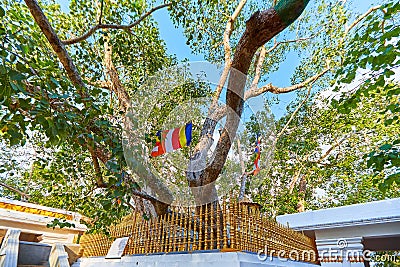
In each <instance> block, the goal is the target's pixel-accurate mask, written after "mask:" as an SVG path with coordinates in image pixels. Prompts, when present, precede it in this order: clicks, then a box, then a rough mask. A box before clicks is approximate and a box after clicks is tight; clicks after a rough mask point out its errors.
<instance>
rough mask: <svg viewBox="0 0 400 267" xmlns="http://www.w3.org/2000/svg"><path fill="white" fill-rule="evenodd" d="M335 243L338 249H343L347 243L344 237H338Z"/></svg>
mask: <svg viewBox="0 0 400 267" xmlns="http://www.w3.org/2000/svg"><path fill="white" fill-rule="evenodd" d="M336 245H337V247H338V248H339V249H345V248H347V246H348V244H347V240H346V239H344V238H340V239H338V241H337V242H336Z"/></svg>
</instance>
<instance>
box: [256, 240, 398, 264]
mask: <svg viewBox="0 0 400 267" xmlns="http://www.w3.org/2000/svg"><path fill="white" fill-rule="evenodd" d="M257 257H258V259H259V260H260V261H273V260H274V259H278V260H279V261H288V260H291V261H314V262H316V261H321V262H343V261H350V262H352V261H356V262H363V261H370V262H386V261H391V262H396V263H398V262H400V251H398V252H392V253H391V254H387V253H386V254H379V253H376V252H373V251H371V250H360V249H348V243H347V240H346V239H344V238H341V239H338V240H337V242H336V247H335V246H333V247H328V248H326V249H322V250H318V253H317V252H316V251H314V250H302V251H300V250H296V249H292V250H289V251H287V250H274V249H268V247H267V246H265V247H264V249H260V250H259V251H258V253H257Z"/></svg>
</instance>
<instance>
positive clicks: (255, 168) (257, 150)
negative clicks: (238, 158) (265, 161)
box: [252, 135, 261, 175]
mask: <svg viewBox="0 0 400 267" xmlns="http://www.w3.org/2000/svg"><path fill="white" fill-rule="evenodd" d="M260 144H261V137H260V136H259V135H257V138H256V148H255V149H254V153H256V158H255V159H254V166H253V171H252V174H253V175H257V174H258V173H259V172H260V166H259V160H260V156H261V148H260Z"/></svg>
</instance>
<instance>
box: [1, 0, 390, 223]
mask: <svg viewBox="0 0 400 267" xmlns="http://www.w3.org/2000/svg"><path fill="white" fill-rule="evenodd" d="M24 2H25V4H23V3H22V2H21V3H15V2H13V1H11V2H10V1H7V0H0V3H2V6H1V9H0V20H1V26H0V35H1V36H2V40H3V42H2V43H1V51H0V56H1V57H0V62H1V63H2V64H0V65H1V66H0V83H1V84H0V85H1V90H3V91H2V94H1V98H0V104H1V107H2V113H0V116H1V118H2V120H1V122H0V134H1V136H2V139H3V140H8V141H9V144H11V145H18V144H19V145H23V144H24V142H25V141H26V140H29V138H30V140H37V139H38V140H39V142H38V143H40V144H41V145H43V146H45V147H46V149H53V150H54V151H53V152H54V155H55V157H57V160H53V161H49V162H47V163H43V162H42V163H40V164H41V166H40V168H38V169H37V170H35V171H32V175H28V177H39V176H40V175H41V174H40V170H41V169H43V174H45V177H56V179H59V180H60V179H64V178H65V177H66V175H67V173H68V171H75V172H77V173H78V175H76V176H77V177H78V178H79V179H88V180H90V181H91V182H90V183H88V185H87V187H90V190H82V193H81V194H84V195H85V198H84V199H90V198H91V197H92V198H93V199H95V198H97V199H98V203H97V202H96V203H97V204H99V205H98V207H99V208H98V210H100V209H102V208H103V209H104V210H105V212H104V213H103V215H100V214H95V213H93V212H94V211H93V208H89V207H85V209H87V210H90V212H91V214H92V215H93V217H97V218H100V219H103V218H106V217H107V213H109V212H108V211H110V210H111V209H113V208H112V207H116V210H118V212H116V213H115V214H114V215H115V217H118V216H120V215H121V214H123V213H124V212H126V211H123V210H122V208H121V207H122V206H124V205H125V206H129V205H132V206H133V208H134V209H135V210H137V211H140V212H142V213H143V214H147V215H151V216H157V215H161V214H165V213H166V212H168V207H169V205H170V204H171V202H172V201H173V199H172V198H170V196H169V192H168V188H166V186H165V184H162V183H161V182H160V181H158V180H157V179H156V178H157V177H152V178H154V183H153V185H154V187H153V188H150V190H148V191H146V190H147V189H149V188H141V187H140V185H139V184H138V183H137V180H136V178H137V176H138V175H140V173H135V170H131V171H128V166H127V162H126V159H125V158H124V154H123V148H122V141H121V139H122V137H121V136H122V132H123V130H122V126H121V125H122V124H123V123H124V121H125V119H126V114H127V113H128V111H132V110H134V111H135V109H134V108H133V107H132V106H131V103H132V100H133V99H135V98H137V97H138V95H136V94H137V90H138V88H139V87H140V86H141V85H142V84H143V80H144V79H145V78H146V77H148V76H151V75H153V74H154V73H156V72H157V71H158V70H160V69H163V68H165V67H169V66H171V65H174V63H176V59H175V58H173V57H171V56H168V55H167V53H166V48H165V44H164V42H163V41H162V40H161V38H160V36H159V32H158V28H157V25H156V23H155V22H154V20H153V19H152V18H151V15H152V14H153V12H156V11H157V10H160V9H167V10H168V12H169V15H170V17H171V19H172V21H173V22H174V23H175V25H177V26H181V27H182V28H183V30H184V34H185V36H186V37H187V44H188V45H189V46H190V47H191V48H192V50H193V51H194V52H197V53H201V54H203V55H204V56H205V59H207V60H208V61H210V62H212V63H222V65H223V69H222V73H221V76H220V79H219V81H218V84H216V86H215V89H214V91H213V92H211V94H212V101H211V103H210V106H209V107H208V110H207V118H205V119H204V120H203V121H202V125H201V126H200V128H201V131H200V134H199V135H198V136H196V142H194V143H193V147H192V151H191V152H192V153H191V154H190V159H189V163H188V166H187V169H186V174H185V177H186V180H187V184H188V186H189V187H190V190H191V191H192V193H193V196H194V198H195V200H196V205H197V206H201V205H203V204H205V203H210V202H214V203H216V200H217V199H218V196H217V191H216V190H217V188H216V186H215V181H216V180H217V178H218V177H219V176H220V174H221V172H222V171H223V168H224V166H225V165H226V161H227V157H228V153H229V151H230V150H231V147H232V144H233V140H234V138H235V136H236V132H237V131H238V127H239V121H240V118H241V117H242V113H243V107H244V103H245V102H246V101H248V100H249V99H251V98H253V97H256V96H260V95H262V94H265V93H270V94H285V93H290V92H293V91H300V90H303V89H307V90H308V93H309V92H310V91H311V90H312V89H311V88H312V86H319V88H322V87H326V86H327V85H329V82H330V81H331V80H330V78H332V77H331V76H329V74H330V73H332V71H333V70H335V69H336V68H338V67H339V66H340V65H341V64H342V63H343V61H344V57H345V55H346V52H347V51H346V47H347V45H348V42H349V38H348V36H349V35H350V33H351V31H352V30H353V29H355V27H356V26H357V25H358V24H359V23H360V22H361V21H362V20H363V19H364V18H365V17H367V16H368V15H371V16H372V15H373V14H374V12H378V11H379V10H380V9H384V7H383V6H382V7H374V8H371V9H370V10H368V11H367V12H366V13H365V14H363V15H361V16H359V17H356V18H354V16H352V14H350V12H348V10H346V8H345V4H346V1H342V2H340V1H332V3H331V2H329V1H321V2H318V3H314V2H311V3H310V4H308V2H309V1H305V0H280V1H272V0H270V1H255V0H253V1H252V0H248V1H246V0H241V1H234V2H233V1H214V0H211V1H176V0H172V1H165V2H164V3H162V4H160V5H158V6H153V7H152V6H149V4H148V3H146V2H145V1H128V0H121V1H110V0H95V1H93V2H88V1H83V0H71V1H70V7H69V10H68V12H63V11H62V10H61V9H60V6H59V5H57V4H55V3H54V2H53V1H40V2H38V1H36V0H24ZM307 6H308V7H307ZM268 7H270V8H268ZM306 7H307V9H310V10H309V12H307V10H305V9H306ZM316 14H317V15H316ZM350 20H353V21H352V22H349V21H350ZM222 23H223V24H222ZM285 29H286V30H285ZM28 35H29V37H30V38H27V36H28ZM289 51H296V52H298V53H299V55H300V59H299V61H300V62H299V65H298V66H297V67H296V68H295V70H294V76H293V78H292V81H291V85H290V86H286V87H279V86H277V85H274V84H272V83H266V82H267V81H268V78H269V75H270V74H271V73H273V72H274V71H276V70H277V68H279V65H280V64H282V62H284V60H285V58H286V57H287V56H293V55H292V54H288V52H289ZM261 84H263V85H261ZM224 88H226V96H225V101H224V102H225V103H224V104H220V103H219V100H220V98H221V94H222V93H223V92H225V91H224ZM246 88H248V89H246ZM181 89H182V91H179V90H181ZM208 89H209V88H203V87H201V86H199V87H198V88H196V86H187V87H183V88H177V91H175V92H174V93H173V94H171V95H168V96H167V97H166V98H165V102H166V103H167V102H168V101H170V103H172V104H170V103H169V102H168V105H167V104H166V105H164V106H165V109H163V107H164V106H163V105H160V108H159V109H158V110H155V112H156V113H157V114H152V115H151V118H156V117H160V118H162V117H163V116H166V115H168V114H167V113H168V112H169V111H170V110H173V108H174V107H175V106H174V105H178V104H179V101H185V100H186V98H190V97H194V98H196V97H204V96H208V95H210V91H209V90H208ZM177 95H179V96H182V99H181V98H179V101H178V100H177V97H176V96H177ZM137 112H140V111H139V110H137ZM223 118H224V120H225V127H224V128H223V129H221V134H220V137H219V139H218V140H217V142H216V147H215V149H214V152H213V155H212V156H211V157H209V154H210V151H211V147H212V144H213V141H214V140H213V136H214V132H215V131H216V127H217V123H218V122H219V121H221V120H222V119H223ZM161 120H162V119H160V121H161ZM291 120H292V118H290V119H289V121H291ZM153 124H154V123H153ZM153 130H154V129H153ZM285 130H287V126H284V127H283V130H282V132H281V133H280V134H279V135H284V134H285ZM32 133H40V134H41V135H40V134H39V137H37V139H34V138H31V137H30V136H31V135H33V134H32ZM69 150H73V153H68V151H69ZM71 155H79V156H76V157H73V158H75V159H74V160H73V159H71ZM138 156H143V155H138ZM64 159H71V160H73V165H74V166H77V168H78V170H70V168H69V167H68V166H67V165H68V164H65V163H66V161H67V160H64ZM57 162H58V163H60V164H58V165H59V166H60V168H61V169H62V171H60V172H59V173H56V175H52V174H51V173H52V172H57V171H56V170H57V165H54V164H55V163H57ZM61 162H62V163H63V164H61ZM38 164H39V163H37V164H35V166H36V165H38ZM46 164H47V165H46ZM46 166H50V167H49V168H47V167H46ZM46 168H47V169H46ZM44 169H45V170H44ZM89 169H91V171H88V170H89ZM49 172H50V174H49ZM135 177H136V178H135ZM29 179H30V178H29ZM45 183H46V187H48V188H51V187H52V184H53V183H54V181H51V179H50V178H49V179H46V181H45ZM60 184H61V185H63V186H64V190H68V188H69V187H71V186H69V185H71V184H81V185H85V184H86V183H83V182H82V181H79V182H77V183H75V182H74V183H70V181H68V182H65V183H60ZM49 190H50V189H49ZM150 191H151V192H157V194H165V195H166V196H167V199H168V201H161V200H160V199H159V198H157V197H155V196H154V195H152V194H151V193H150ZM24 193H25V192H24ZM70 195H76V194H70ZM89 195H90V196H89ZM88 196H89V197H88ZM27 197H28V196H27ZM52 201H53V203H56V202H59V203H65V202H63V201H61V200H60V201H59V199H57V198H56V199H53V200H52ZM67 202H68V201H67ZM121 202H122V205H121ZM68 203H70V202H68ZM132 203H133V204H132ZM71 205H72V204H71ZM74 205H75V204H74ZM78 206H79V205H78ZM96 209H97V208H96ZM88 215H90V214H88ZM114 215H113V216H114Z"/></svg>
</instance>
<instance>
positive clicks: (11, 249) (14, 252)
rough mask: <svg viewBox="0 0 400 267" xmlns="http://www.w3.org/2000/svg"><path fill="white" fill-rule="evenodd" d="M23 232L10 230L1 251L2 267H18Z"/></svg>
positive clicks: (0, 260) (0, 261)
mask: <svg viewBox="0 0 400 267" xmlns="http://www.w3.org/2000/svg"><path fill="white" fill-rule="evenodd" d="M20 234H21V230H15V229H8V230H7V233H6V236H5V237H4V240H3V245H2V246H1V249H0V266H1V267H17V262H18V249H19V235H20Z"/></svg>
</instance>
